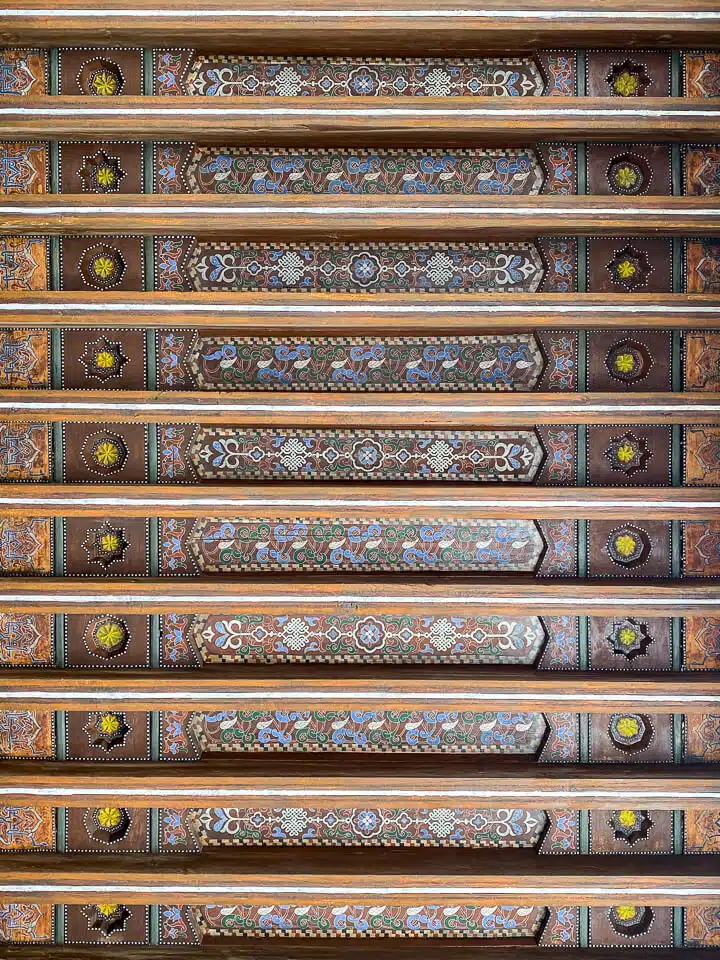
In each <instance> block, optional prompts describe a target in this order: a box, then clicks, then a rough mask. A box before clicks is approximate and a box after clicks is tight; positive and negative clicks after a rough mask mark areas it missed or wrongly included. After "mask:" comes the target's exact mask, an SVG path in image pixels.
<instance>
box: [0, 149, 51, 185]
mask: <svg viewBox="0 0 720 960" xmlns="http://www.w3.org/2000/svg"><path fill="white" fill-rule="evenodd" d="M47 159H48V158H47V146H46V144H44V143H17V142H15V143H8V142H0V193H34V194H39V193H46V192H47Z"/></svg>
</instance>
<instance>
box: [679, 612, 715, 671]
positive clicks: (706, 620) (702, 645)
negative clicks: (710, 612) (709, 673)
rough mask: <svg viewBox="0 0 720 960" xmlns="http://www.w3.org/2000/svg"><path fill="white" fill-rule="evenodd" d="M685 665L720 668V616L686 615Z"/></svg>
mask: <svg viewBox="0 0 720 960" xmlns="http://www.w3.org/2000/svg"><path fill="white" fill-rule="evenodd" d="M683 649H684V654H683V666H684V667H685V669H686V670H720V617H685V621H684V637H683Z"/></svg>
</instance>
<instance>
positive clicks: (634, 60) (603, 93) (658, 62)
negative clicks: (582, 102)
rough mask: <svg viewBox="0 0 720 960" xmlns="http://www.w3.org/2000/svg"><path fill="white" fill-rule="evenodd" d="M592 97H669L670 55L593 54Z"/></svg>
mask: <svg viewBox="0 0 720 960" xmlns="http://www.w3.org/2000/svg"><path fill="white" fill-rule="evenodd" d="M585 92H586V94H587V95H588V96H589V97H622V98H623V99H626V98H628V97H669V96H670V95H671V90H670V55H669V54H668V52H667V51H660V50H657V51H655V50H632V51H626V50H589V51H588V54H587V57H586V69H585Z"/></svg>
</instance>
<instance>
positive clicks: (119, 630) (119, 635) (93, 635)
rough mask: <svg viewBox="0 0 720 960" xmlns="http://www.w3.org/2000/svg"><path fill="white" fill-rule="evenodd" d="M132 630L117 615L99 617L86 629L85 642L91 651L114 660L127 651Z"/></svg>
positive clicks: (106, 658)
mask: <svg viewBox="0 0 720 960" xmlns="http://www.w3.org/2000/svg"><path fill="white" fill-rule="evenodd" d="M129 640H130V631H129V630H128V628H127V624H126V623H125V621H124V620H119V619H118V618H117V617H97V618H96V619H94V620H91V621H90V623H89V624H88V625H87V627H86V629H85V643H86V645H87V648H88V650H89V651H90V653H92V654H94V655H95V656H96V657H101V658H102V659H103V660H112V658H113V657H119V656H120V655H121V654H122V653H124V652H125V650H126V648H127V645H128V641H129Z"/></svg>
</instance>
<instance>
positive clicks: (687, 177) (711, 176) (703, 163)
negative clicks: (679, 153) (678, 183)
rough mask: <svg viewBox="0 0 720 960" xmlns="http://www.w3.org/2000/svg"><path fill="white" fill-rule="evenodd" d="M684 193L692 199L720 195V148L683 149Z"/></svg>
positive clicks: (710, 146)
mask: <svg viewBox="0 0 720 960" xmlns="http://www.w3.org/2000/svg"><path fill="white" fill-rule="evenodd" d="M683 193H684V194H685V195H686V196H691V197H693V196H694V197H703V196H704V197H716V196H718V194H720V146H718V145H717V144H706V145H703V146H694V145H693V146H685V147H683Z"/></svg>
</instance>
